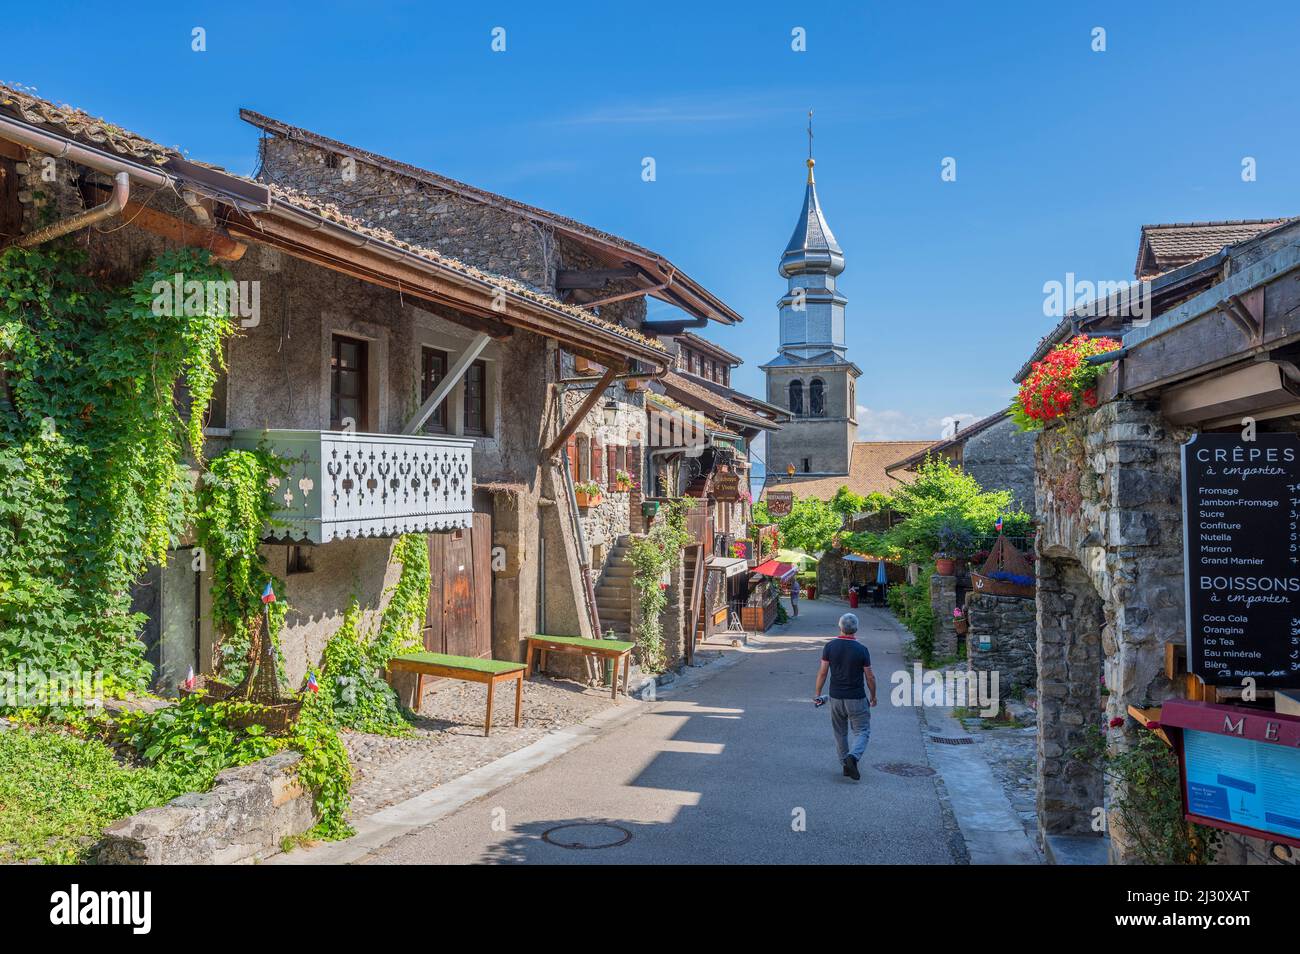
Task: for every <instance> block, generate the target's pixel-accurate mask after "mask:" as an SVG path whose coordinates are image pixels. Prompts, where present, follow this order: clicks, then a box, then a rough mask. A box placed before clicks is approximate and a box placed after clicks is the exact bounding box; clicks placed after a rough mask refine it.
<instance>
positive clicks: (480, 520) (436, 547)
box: [424, 513, 492, 658]
mask: <svg viewBox="0 0 1300 954" xmlns="http://www.w3.org/2000/svg"><path fill="white" fill-rule="evenodd" d="M424 648H425V649H427V650H429V651H430V652H435V653H450V654H451V655H453V656H475V657H479V658H491V656H492V517H491V516H490V515H489V514H485V513H476V514H474V522H473V527H472V529H469V530H456V531H453V532H451V533H431V534H429V607H428V611H427V612H426V613H425V620H424Z"/></svg>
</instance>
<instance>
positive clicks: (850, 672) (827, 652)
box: [822, 637, 871, 699]
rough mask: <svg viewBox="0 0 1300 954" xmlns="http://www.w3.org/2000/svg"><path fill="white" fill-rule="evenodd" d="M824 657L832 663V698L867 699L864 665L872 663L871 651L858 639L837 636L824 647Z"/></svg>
mask: <svg viewBox="0 0 1300 954" xmlns="http://www.w3.org/2000/svg"><path fill="white" fill-rule="evenodd" d="M822 659H824V660H826V661H827V662H828V663H830V664H831V685H830V689H829V690H828V692H829V694H830V697H831V698H832V699H865V698H866V697H867V690H866V688H865V687H864V685H863V677H862V667H863V666H870V665H871V653H869V652H867V647H866V646H863V645H862V644H861V643H860V642H858V641H857V640H856V639H843V638H840V637H836V638H835V639H832V640H831V641H830V642H829V643H827V644H826V646H825V648H824V649H822Z"/></svg>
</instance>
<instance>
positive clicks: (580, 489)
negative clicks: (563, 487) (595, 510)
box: [573, 480, 601, 510]
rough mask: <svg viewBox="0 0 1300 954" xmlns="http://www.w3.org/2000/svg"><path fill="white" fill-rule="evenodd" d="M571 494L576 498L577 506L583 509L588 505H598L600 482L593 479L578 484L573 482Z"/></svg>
mask: <svg viewBox="0 0 1300 954" xmlns="http://www.w3.org/2000/svg"><path fill="white" fill-rule="evenodd" d="M573 494H574V496H575V497H577V498H578V506H579V507H581V508H582V509H584V510H586V509H587V508H589V507H597V506H600V501H601V496H600V484H598V483H595V482H594V481H590V480H588V481H584V482H583V483H580V484H575V485H574V487H573Z"/></svg>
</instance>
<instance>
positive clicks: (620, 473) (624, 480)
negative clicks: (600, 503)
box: [614, 470, 632, 494]
mask: <svg viewBox="0 0 1300 954" xmlns="http://www.w3.org/2000/svg"><path fill="white" fill-rule="evenodd" d="M614 489H615V490H617V491H618V492H619V493H622V494H625V493H627V492H628V491H629V490H631V489H632V475H631V474H629V473H628V472H627V471H625V470H616V471H614Z"/></svg>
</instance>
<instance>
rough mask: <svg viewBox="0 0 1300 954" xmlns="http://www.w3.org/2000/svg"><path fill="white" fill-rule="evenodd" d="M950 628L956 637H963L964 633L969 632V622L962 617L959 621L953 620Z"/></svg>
mask: <svg viewBox="0 0 1300 954" xmlns="http://www.w3.org/2000/svg"><path fill="white" fill-rule="evenodd" d="M952 628H953V630H954V631H955V632H956V633H957V635H958V636H965V635H966V633H967V632H968V631H969V630H970V620H968V619H966V618H965V617H962V618H961V619H954V620H953V621H952Z"/></svg>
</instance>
